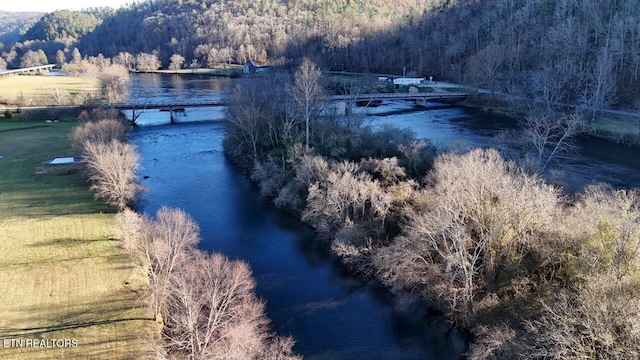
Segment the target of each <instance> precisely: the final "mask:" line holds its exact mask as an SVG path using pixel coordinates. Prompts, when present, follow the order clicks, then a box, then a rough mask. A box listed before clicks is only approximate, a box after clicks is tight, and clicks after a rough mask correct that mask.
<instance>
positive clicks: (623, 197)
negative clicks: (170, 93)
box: [570, 186, 640, 280]
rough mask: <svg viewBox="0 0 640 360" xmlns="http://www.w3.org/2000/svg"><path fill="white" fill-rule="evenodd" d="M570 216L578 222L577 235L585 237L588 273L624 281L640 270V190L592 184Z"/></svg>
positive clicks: (584, 263)
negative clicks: (624, 278) (606, 275)
mask: <svg viewBox="0 0 640 360" xmlns="http://www.w3.org/2000/svg"><path fill="white" fill-rule="evenodd" d="M570 216H571V217H572V218H573V219H574V221H576V223H575V225H574V227H575V230H574V232H573V234H574V235H575V236H579V237H580V238H581V239H583V243H582V249H581V251H580V252H581V256H580V259H581V262H582V263H583V266H584V267H585V269H584V271H585V272H586V273H588V274H593V273H601V272H605V273H608V274H610V275H612V276H614V277H616V278H617V279H618V280H622V278H623V277H625V276H628V275H632V274H636V273H637V272H638V271H640V192H638V191H637V190H617V191H611V190H607V189H604V188H603V187H600V186H590V187H588V188H587V189H586V191H585V193H584V194H583V195H582V196H581V197H580V200H579V201H578V202H577V204H576V205H575V207H573V208H572V209H571V214H570Z"/></svg>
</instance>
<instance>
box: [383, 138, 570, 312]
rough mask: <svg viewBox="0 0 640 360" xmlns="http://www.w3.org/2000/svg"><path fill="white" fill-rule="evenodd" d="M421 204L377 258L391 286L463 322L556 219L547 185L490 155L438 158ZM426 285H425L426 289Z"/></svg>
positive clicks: (484, 152) (554, 201) (491, 152)
mask: <svg viewBox="0 0 640 360" xmlns="http://www.w3.org/2000/svg"><path fill="white" fill-rule="evenodd" d="M429 183H430V186H429V187H427V188H426V189H425V190H424V193H423V196H422V203H423V204H422V205H421V206H420V207H419V208H418V209H417V211H416V210H414V212H409V213H408V215H407V216H408V221H407V223H406V225H405V226H403V236H401V237H399V238H398V239H396V240H395V241H394V243H393V244H392V245H391V246H390V247H389V248H388V249H385V250H383V251H381V252H380V254H379V255H378V256H377V259H376V262H377V267H378V268H380V269H381V270H382V274H383V278H384V279H385V282H387V283H388V284H389V285H391V286H400V287H410V288H413V287H417V288H418V289H420V290H421V291H424V293H425V295H427V296H429V297H431V298H433V299H436V300H438V301H439V302H440V303H442V304H443V307H444V309H443V310H445V311H447V312H450V313H452V314H454V315H456V316H455V317H456V318H457V319H461V320H463V321H468V320H470V319H471V316H472V315H473V313H474V302H475V301H476V300H477V299H476V294H477V292H478V291H484V292H485V293H491V292H494V291H496V288H497V284H498V282H499V281H500V280H503V281H504V279H505V278H506V279H508V278H509V277H510V276H513V275H511V274H510V273H509V272H508V271H507V270H506V269H508V268H517V265H518V263H519V262H520V261H521V259H522V257H523V254H525V253H526V252H527V251H529V249H531V248H532V247H533V246H534V241H535V239H536V234H539V233H541V232H542V231H545V230H546V229H548V227H549V226H550V225H551V224H552V223H553V219H554V218H555V217H556V216H557V207H558V195H557V193H556V190H554V189H553V188H552V187H550V186H547V185H545V184H543V183H542V181H541V180H540V179H539V178H537V177H533V176H529V175H527V174H525V173H523V172H522V171H520V170H519V169H517V168H516V167H515V166H514V164H512V163H507V162H505V161H503V160H502V159H501V158H500V156H499V155H498V153H497V151H495V150H482V149H477V150H473V151H471V152H469V153H467V154H464V155H456V154H445V155H442V156H440V157H439V158H437V159H436V161H435V164H434V168H433V170H432V171H431V173H430V174H429ZM425 283H426V284H425Z"/></svg>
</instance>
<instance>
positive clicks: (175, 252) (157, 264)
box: [139, 207, 200, 319]
mask: <svg viewBox="0 0 640 360" xmlns="http://www.w3.org/2000/svg"><path fill="white" fill-rule="evenodd" d="M199 241H200V230H199V228H198V224H196V222H195V221H194V220H193V219H192V218H191V217H190V216H189V215H187V213H185V212H184V211H183V210H180V209H171V208H167V207H162V208H160V209H159V210H158V211H157V212H156V217H155V219H149V218H145V219H144V223H143V228H142V233H141V235H140V241H139V244H140V250H139V252H140V254H141V256H142V258H143V260H144V263H146V264H147V265H148V266H149V271H148V274H149V282H150V286H149V290H150V292H151V303H152V306H153V310H154V317H155V318H156V319H159V317H160V314H161V313H162V312H163V310H165V306H166V300H167V298H168V296H169V294H170V291H171V282H172V278H173V276H175V275H176V271H178V269H180V267H181V266H182V265H183V264H185V263H187V261H189V260H190V259H191V258H192V257H193V256H194V254H193V251H194V249H195V246H196V245H197V244H198V242H199Z"/></svg>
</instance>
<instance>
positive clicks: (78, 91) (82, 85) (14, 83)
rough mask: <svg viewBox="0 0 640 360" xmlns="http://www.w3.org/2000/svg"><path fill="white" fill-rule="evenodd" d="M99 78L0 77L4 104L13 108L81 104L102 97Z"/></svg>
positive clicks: (1, 100) (0, 94) (0, 97)
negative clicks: (100, 95)
mask: <svg viewBox="0 0 640 360" xmlns="http://www.w3.org/2000/svg"><path fill="white" fill-rule="evenodd" d="M99 87H100V84H99V82H98V79H97V78H95V77H78V76H43V75H12V76H3V77H0V103H4V104H8V105H13V106H31V105H33V106H40V105H81V104H83V103H84V102H85V101H86V100H87V99H90V98H95V97H96V96H99V91H98V90H99Z"/></svg>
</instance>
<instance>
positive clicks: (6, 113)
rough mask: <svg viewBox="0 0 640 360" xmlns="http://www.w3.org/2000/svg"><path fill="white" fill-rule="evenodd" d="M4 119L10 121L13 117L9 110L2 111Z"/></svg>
mask: <svg viewBox="0 0 640 360" xmlns="http://www.w3.org/2000/svg"><path fill="white" fill-rule="evenodd" d="M4 117H5V119H11V118H12V117H13V113H12V112H11V110H9V109H7V110H5V111H4Z"/></svg>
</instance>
